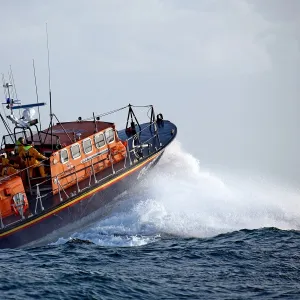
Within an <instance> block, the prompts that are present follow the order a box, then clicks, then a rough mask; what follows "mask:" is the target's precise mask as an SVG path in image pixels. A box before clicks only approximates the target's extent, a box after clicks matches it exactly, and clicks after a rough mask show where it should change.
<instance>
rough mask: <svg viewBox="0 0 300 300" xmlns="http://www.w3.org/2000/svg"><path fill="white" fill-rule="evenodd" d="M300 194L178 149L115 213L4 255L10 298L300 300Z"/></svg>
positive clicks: (1, 279)
mask: <svg viewBox="0 0 300 300" xmlns="http://www.w3.org/2000/svg"><path fill="white" fill-rule="evenodd" d="M299 205H300V198H299V193H298V192H297V190H293V189H292V188H291V187H282V186H281V185H278V184H274V183H270V181H268V180H267V179H262V178H254V177H249V178H243V179H241V177H240V176H233V175H229V174H225V173H212V172H211V171H208V170H205V169H203V168H202V167H201V164H199V162H198V161H197V160H196V159H195V158H194V157H193V156H192V155H190V154H188V153H187V152H185V151H184V150H183V149H182V148H181V146H180V144H179V143H175V144H174V145H172V147H170V149H169V150H168V151H167V153H165V157H164V158H163V159H162V161H161V162H160V163H159V165H158V166H157V169H156V170H155V171H154V172H151V173H150V174H148V176H147V177H144V178H143V179H141V181H140V182H138V183H137V184H136V186H134V187H133V188H132V189H131V190H130V191H128V192H125V193H123V194H122V195H120V196H119V198H118V199H116V203H115V206H114V207H113V208H112V210H111V212H110V213H109V214H108V215H107V216H105V217H103V218H101V219H99V220H97V221H96V222H94V223H93V224H90V225H88V226H87V227H84V228H78V230H76V231H74V232H73V233H72V234H70V235H69V236H64V237H62V236H58V237H56V238H55V239H54V240H53V242H51V243H48V244H46V245H42V246H35V245H31V246H30V247H27V248H24V249H17V250H9V249H7V250H0V267H1V275H0V299H300V279H299V278H300V254H299V249H300V232H299V231H298V230H299V228H300V226H299V220H300V207H299Z"/></svg>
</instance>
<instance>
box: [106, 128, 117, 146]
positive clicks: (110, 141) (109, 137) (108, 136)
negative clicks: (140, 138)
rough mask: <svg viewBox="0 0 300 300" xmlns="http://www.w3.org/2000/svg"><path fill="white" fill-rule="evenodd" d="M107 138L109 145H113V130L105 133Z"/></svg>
mask: <svg viewBox="0 0 300 300" xmlns="http://www.w3.org/2000/svg"><path fill="white" fill-rule="evenodd" d="M105 138H106V142H107V144H109V143H112V142H113V141H114V140H115V133H114V131H113V129H112V128H110V129H108V130H106V131H105Z"/></svg>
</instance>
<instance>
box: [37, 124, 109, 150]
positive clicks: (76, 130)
mask: <svg viewBox="0 0 300 300" xmlns="http://www.w3.org/2000/svg"><path fill="white" fill-rule="evenodd" d="M112 126H114V123H110V122H102V121H96V122H94V121H75V122H74V121H73V122H60V123H57V124H56V125H54V126H53V127H52V135H54V136H56V137H59V140H60V144H61V145H64V146H67V145H70V144H73V143H74V137H76V140H82V139H84V138H87V137H88V136H91V135H93V134H94V133H96V132H99V131H102V130H105V129H107V128H111V127H112ZM43 132H44V133H46V132H48V135H45V134H44V136H43V137H42V140H43V143H44V144H51V128H50V127H49V129H48V128H47V129H45V130H43ZM70 139H71V140H70ZM38 140H39V138H38V134H37V133H36V134H34V135H33V141H38ZM55 142H56V138H55V137H54V139H53V143H55Z"/></svg>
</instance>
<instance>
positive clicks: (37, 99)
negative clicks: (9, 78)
mask: <svg viewBox="0 0 300 300" xmlns="http://www.w3.org/2000/svg"><path fill="white" fill-rule="evenodd" d="M32 66H33V75H34V84H35V94H36V103H37V104H39V94H38V88H37V83H36V75H35V65H34V59H32ZM38 113H39V122H40V131H42V120H41V115H40V107H39V106H38Z"/></svg>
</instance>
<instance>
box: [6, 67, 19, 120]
mask: <svg viewBox="0 0 300 300" xmlns="http://www.w3.org/2000/svg"><path fill="white" fill-rule="evenodd" d="M9 69H10V74H9V80H10V81H11V83H12V84H13V91H14V92H15V96H14V97H15V99H19V98H18V94H17V88H16V84H15V79H14V75H13V71H12V68H11V65H9ZM19 117H20V118H21V111H19Z"/></svg>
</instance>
